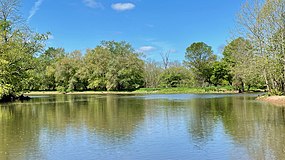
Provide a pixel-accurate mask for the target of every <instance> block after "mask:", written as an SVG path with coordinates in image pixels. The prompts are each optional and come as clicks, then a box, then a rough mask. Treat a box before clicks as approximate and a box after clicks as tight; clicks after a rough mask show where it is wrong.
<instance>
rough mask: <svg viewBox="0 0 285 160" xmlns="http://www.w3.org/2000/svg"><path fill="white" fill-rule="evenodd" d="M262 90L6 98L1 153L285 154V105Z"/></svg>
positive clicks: (133, 157) (84, 159) (45, 157)
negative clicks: (265, 97)
mask: <svg viewBox="0 0 285 160" xmlns="http://www.w3.org/2000/svg"><path fill="white" fill-rule="evenodd" d="M256 96H257V95H255V94H229V95H226V94H173V95H172V94H165V95H56V96H55V95H51V96H34V97H33V99H32V100H30V101H27V102H23V103H21V102H17V103H8V104H1V105H0V159H1V160H2V159H3V160H7V159H11V160H26V159H27V160H33V159H39V160H93V159H94V160H95V159H96V160H97V159H98V160H113V159H118V160H137V159H139V160H160V159H161V160H166V159H170V160H171V159H175V160H176V159H179V160H184V159H185V160H188V159H193V160H196V159H197V160H203V159H206V160H207V159H219V160H223V159H224V160H228V159H238V160H240V159H269V160H272V159H285V109H284V108H282V107H276V106H273V105H270V104H267V103H264V102H258V101H256V100H255V98H256Z"/></svg>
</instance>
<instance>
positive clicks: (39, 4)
mask: <svg viewBox="0 0 285 160" xmlns="http://www.w3.org/2000/svg"><path fill="white" fill-rule="evenodd" d="M43 1H44V0H37V1H36V2H35V4H34V6H33V8H32V9H31V10H30V14H29V17H28V21H30V20H31V18H32V17H33V16H34V15H35V14H36V13H37V11H38V10H39V9H40V6H41V5H42V3H43Z"/></svg>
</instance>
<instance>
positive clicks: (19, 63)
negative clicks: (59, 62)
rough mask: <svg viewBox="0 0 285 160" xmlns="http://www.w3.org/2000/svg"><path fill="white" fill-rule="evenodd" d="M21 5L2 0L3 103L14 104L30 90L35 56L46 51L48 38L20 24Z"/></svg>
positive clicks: (0, 59)
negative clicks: (15, 98)
mask: <svg viewBox="0 0 285 160" xmlns="http://www.w3.org/2000/svg"><path fill="white" fill-rule="evenodd" d="M18 10H19V2H18V1H17V0H0V67H1V68H0V71H1V74H0V99H2V100H3V99H5V100H11V98H12V97H16V96H18V95H20V94H22V93H23V92H25V91H27V90H29V88H28V86H29V82H30V80H31V76H32V74H31V71H32V70H33V69H35V67H36V65H37V64H36V60H35V55H36V54H37V53H38V52H40V51H42V49H43V47H44V43H43V42H44V40H46V39H47V38H48V35H46V34H38V33H33V32H31V31H30V30H29V29H28V27H27V26H25V25H22V23H18V22H19V19H21V18H20V16H19V14H18Z"/></svg>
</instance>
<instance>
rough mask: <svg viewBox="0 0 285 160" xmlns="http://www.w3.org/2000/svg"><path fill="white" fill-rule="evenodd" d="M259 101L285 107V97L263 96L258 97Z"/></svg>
mask: <svg viewBox="0 0 285 160" xmlns="http://www.w3.org/2000/svg"><path fill="white" fill-rule="evenodd" d="M257 100H259V101H263V102H268V103H271V104H274V105H277V106H284V107H285V96H262V97H258V98H257Z"/></svg>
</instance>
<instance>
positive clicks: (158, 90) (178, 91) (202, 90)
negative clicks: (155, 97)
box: [25, 87, 238, 96]
mask: <svg viewBox="0 0 285 160" xmlns="http://www.w3.org/2000/svg"><path fill="white" fill-rule="evenodd" d="M202 93H225V94H226V93H238V91H235V90H232V89H225V88H213V87H212V88H210V87H206V88H141V89H139V90H136V91H130V92H127V91H80V92H68V93H62V92H58V91H32V92H29V93H25V95H26V96H32V95H58V94H67V95H84V94H94V95H101V94H104V95H105V94H129V95H135V94H202Z"/></svg>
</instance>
